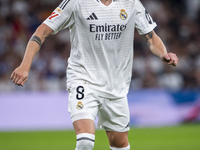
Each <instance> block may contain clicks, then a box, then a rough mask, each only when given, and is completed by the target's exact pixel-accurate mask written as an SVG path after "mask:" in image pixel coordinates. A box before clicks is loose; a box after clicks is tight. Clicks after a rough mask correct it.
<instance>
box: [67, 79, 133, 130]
mask: <svg viewBox="0 0 200 150" xmlns="http://www.w3.org/2000/svg"><path fill="white" fill-rule="evenodd" d="M68 92H69V104H68V111H69V112H70V114H71V119H72V122H74V121H76V120H81V119H92V120H93V121H94V120H95V119H96V117H97V116H98V119H99V120H98V128H104V129H105V130H106V131H117V132H126V131H128V130H130V126H129V122H130V114H129V107H128V102H127V97H124V98H121V99H107V98H103V97H99V96H98V95H97V94H96V93H95V91H94V90H92V89H91V88H90V85H89V83H88V82H79V83H74V84H71V85H70V87H68Z"/></svg>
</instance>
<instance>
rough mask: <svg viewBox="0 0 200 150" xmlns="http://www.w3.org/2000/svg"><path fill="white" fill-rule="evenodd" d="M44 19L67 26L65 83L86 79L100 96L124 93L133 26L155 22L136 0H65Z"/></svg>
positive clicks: (142, 28) (145, 29)
mask: <svg viewBox="0 0 200 150" xmlns="http://www.w3.org/2000/svg"><path fill="white" fill-rule="evenodd" d="M44 23H45V24H46V25H47V26H49V27H50V28H52V29H53V30H54V34H56V33H57V32H58V31H60V30H62V29H65V28H67V27H69V28H70V39H71V54H70V58H69V60H68V67H67V86H68V87H69V86H70V84H72V83H73V82H78V81H86V82H88V83H89V84H90V87H91V88H92V89H94V90H95V91H96V92H97V93H98V95H99V96H102V97H107V98H111V99H116V98H122V97H124V96H126V95H127V93H128V90H129V84H130V82H131V75H132V62H133V39H134V30H135V28H136V29H137V30H138V32H139V34H146V33H149V32H151V31H152V30H153V29H154V28H155V27H156V23H155V22H154V21H153V20H152V18H151V16H150V15H149V13H148V12H147V11H146V10H145V8H144V7H143V5H142V4H141V2H140V1H139V0H113V1H112V3H111V4H110V5H109V6H105V5H104V4H103V3H102V2H101V1H100V0H64V1H63V2H62V3H61V4H60V5H59V6H58V7H57V8H56V9H55V11H54V12H53V13H52V14H51V16H50V17H49V18H47V19H46V20H45V21H44Z"/></svg>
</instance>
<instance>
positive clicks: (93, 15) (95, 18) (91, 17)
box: [87, 13, 98, 20]
mask: <svg viewBox="0 0 200 150" xmlns="http://www.w3.org/2000/svg"><path fill="white" fill-rule="evenodd" d="M87 20H98V18H97V16H96V15H95V13H92V14H91V15H90V16H89V17H88V18H87Z"/></svg>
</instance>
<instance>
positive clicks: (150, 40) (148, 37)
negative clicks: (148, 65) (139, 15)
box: [142, 31, 178, 66]
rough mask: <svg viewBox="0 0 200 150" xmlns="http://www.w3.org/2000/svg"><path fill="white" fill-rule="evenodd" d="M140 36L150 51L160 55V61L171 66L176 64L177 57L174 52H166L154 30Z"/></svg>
mask: <svg viewBox="0 0 200 150" xmlns="http://www.w3.org/2000/svg"><path fill="white" fill-rule="evenodd" d="M142 37H143V39H144V40H145V41H146V43H147V45H148V46H149V48H150V50H151V51H152V53H153V54H155V55H157V56H158V57H160V58H161V59H162V61H164V62H166V63H168V64H169V65H172V66H176V65H177V64H178V58H177V56H176V54H174V53H168V52H167V49H166V47H165V45H164V44H163V42H162V40H161V39H160V37H159V36H158V35H157V34H156V33H155V32H154V31H151V32H149V33H147V34H145V35H142Z"/></svg>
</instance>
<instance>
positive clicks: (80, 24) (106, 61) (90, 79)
mask: <svg viewBox="0 0 200 150" xmlns="http://www.w3.org/2000/svg"><path fill="white" fill-rule="evenodd" d="M68 27H69V28H70V38H71V54H70V58H69V60H68V67H67V90H68V93H69V108H68V110H69V112H70V113H71V120H72V122H73V126H74V130H75V132H76V137H77V142H76V150H92V149H93V147H94V141H95V125H94V120H95V118H96V117H97V116H98V118H99V122H98V126H99V127H102V128H104V129H105V131H106V133H107V136H108V139H109V144H110V149H112V150H129V149H130V145H129V141H128V130H129V129H130V127H129V120H130V117H129V109H128V103H127V93H128V90H129V84H130V82H131V74H132V62H133V39H134V30H135V28H136V29H137V30H138V32H139V34H140V35H142V36H143V38H144V39H145V41H146V42H147V44H148V46H149V48H150V50H151V51H152V52H153V54H155V55H157V56H158V57H160V58H161V60H163V61H164V62H166V63H168V64H169V65H172V66H176V65H177V63H178V58H177V56H176V54H174V53H168V52H167V50H166V48H165V46H164V44H163V42H162V41H161V39H160V38H159V37H158V36H157V34H156V33H155V32H154V28H155V27H156V23H155V22H154V21H153V19H152V18H151V16H150V14H149V13H148V12H147V11H146V10H145V8H144V6H143V5H142V4H141V2H140V1H139V0H63V1H62V3H61V4H60V5H59V6H58V7H57V8H56V9H55V11H54V12H53V13H52V14H51V15H50V17H49V18H47V19H46V20H45V21H44V22H43V23H42V24H41V25H40V26H39V27H38V29H37V30H36V32H35V33H34V34H33V36H32V37H31V39H30V41H29V42H28V45H27V49H26V52H25V55H24V58H23V61H22V63H21V65H20V66H19V67H18V68H16V69H15V70H14V71H13V73H12V75H11V79H12V80H13V82H14V83H15V84H17V85H21V86H23V85H24V83H25V82H26V81H27V79H28V74H29V70H30V67H31V63H32V60H33V57H34V56H35V54H36V53H37V52H38V51H39V49H40V47H41V45H42V43H43V42H44V41H45V39H46V38H47V37H48V36H49V35H50V34H56V33H57V32H59V31H60V30H62V29H65V28H68Z"/></svg>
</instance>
